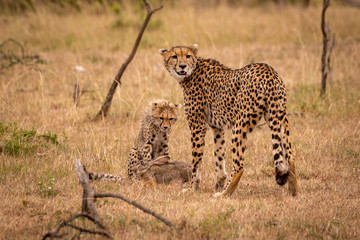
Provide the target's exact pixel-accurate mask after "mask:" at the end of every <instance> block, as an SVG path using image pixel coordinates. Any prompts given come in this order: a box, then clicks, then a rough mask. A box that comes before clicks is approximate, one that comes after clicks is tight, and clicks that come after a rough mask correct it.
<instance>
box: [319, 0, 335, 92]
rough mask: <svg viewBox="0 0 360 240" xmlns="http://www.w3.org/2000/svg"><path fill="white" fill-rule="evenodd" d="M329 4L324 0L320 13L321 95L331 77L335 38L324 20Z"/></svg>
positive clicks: (328, 1)
mask: <svg viewBox="0 0 360 240" xmlns="http://www.w3.org/2000/svg"><path fill="white" fill-rule="evenodd" d="M329 6H330V0H324V3H323V9H322V14H321V32H322V34H323V52H322V56H321V90H320V95H321V96H324V95H325V93H326V84H327V79H328V78H330V79H331V65H330V57H331V52H332V48H333V45H334V39H335V36H333V37H331V33H330V26H329V24H327V23H326V21H325V13H326V10H327V8H328V7H329Z"/></svg>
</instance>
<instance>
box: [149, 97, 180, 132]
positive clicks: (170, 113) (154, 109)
mask: <svg viewBox="0 0 360 240" xmlns="http://www.w3.org/2000/svg"><path fill="white" fill-rule="evenodd" d="M150 106H151V116H152V117H153V119H154V122H155V124H156V125H157V126H159V127H160V129H161V130H163V131H170V130H171V126H172V125H173V124H174V123H175V122H176V120H177V118H178V115H179V110H180V104H174V103H172V102H169V101H166V100H157V101H154V102H152V103H150Z"/></svg>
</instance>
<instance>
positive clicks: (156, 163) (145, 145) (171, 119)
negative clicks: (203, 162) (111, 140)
mask: <svg viewBox="0 0 360 240" xmlns="http://www.w3.org/2000/svg"><path fill="white" fill-rule="evenodd" d="M179 109H180V104H174V103H171V102H169V101H166V100H157V101H154V102H151V103H150V104H149V106H148V107H147V109H146V110H145V114H144V117H143V119H142V121H141V126H140V131H139V136H138V140H137V144H136V146H135V147H134V148H132V149H131V151H130V155H129V158H128V168H127V171H128V178H129V179H130V180H132V179H141V180H144V181H149V182H151V183H165V184H167V183H170V182H172V181H174V180H180V181H181V182H182V183H185V182H188V181H189V179H190V176H191V167H190V164H188V163H186V162H181V161H173V162H169V159H170V158H169V137H170V132H171V127H172V125H173V124H174V123H175V122H176V120H177V117H178V114H179ZM89 179H90V180H105V181H118V182H119V181H123V180H124V178H122V177H120V176H116V175H112V174H101V173H96V172H90V173H89Z"/></svg>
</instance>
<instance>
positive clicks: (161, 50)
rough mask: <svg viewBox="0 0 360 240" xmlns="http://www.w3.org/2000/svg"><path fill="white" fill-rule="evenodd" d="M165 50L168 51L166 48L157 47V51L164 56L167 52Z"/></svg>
mask: <svg viewBox="0 0 360 240" xmlns="http://www.w3.org/2000/svg"><path fill="white" fill-rule="evenodd" d="M167 52H168V50H167V49H163V48H161V49H159V53H160V54H161V55H163V56H164V54H165V53H167Z"/></svg>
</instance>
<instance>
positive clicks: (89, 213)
mask: <svg viewBox="0 0 360 240" xmlns="http://www.w3.org/2000/svg"><path fill="white" fill-rule="evenodd" d="M75 171H76V173H77V175H78V178H79V182H80V184H81V186H82V188H83V199H82V210H81V212H82V213H80V214H76V215H74V216H72V217H70V218H68V219H67V220H65V221H63V222H62V223H61V224H60V225H59V226H58V227H57V229H56V230H55V231H54V232H49V233H46V234H45V235H44V236H43V238H42V239H47V238H50V239H54V238H63V237H65V236H67V235H69V228H72V229H75V230H77V231H78V232H77V233H78V235H77V238H79V237H80V235H81V234H82V233H88V234H93V235H102V236H104V237H107V238H110V239H112V237H111V235H110V234H109V232H108V230H107V228H106V227H105V225H104V223H103V220H102V219H101V217H100V216H99V214H98V212H97V210H96V208H95V205H94V200H95V199H96V198H106V197H112V198H118V199H121V200H123V201H125V202H127V203H129V204H131V205H133V206H135V207H137V208H139V209H140V210H142V211H143V212H145V213H148V214H150V215H152V216H154V217H155V218H157V219H159V220H160V221H161V222H163V223H164V224H166V225H167V226H168V227H170V228H171V229H174V230H176V228H175V227H174V225H173V224H172V223H171V222H170V221H169V220H167V219H165V218H164V217H162V216H160V215H159V214H157V213H155V212H154V211H152V210H150V209H148V208H146V207H144V206H142V205H140V204H139V203H137V202H135V201H132V200H130V199H128V198H126V197H124V196H122V195H120V194H113V193H98V192H95V191H94V189H93V188H92V187H91V185H90V181H89V174H88V172H87V171H86V168H85V167H84V166H83V165H82V164H81V162H80V160H79V159H75ZM79 217H83V218H87V219H88V220H90V221H91V222H93V223H95V224H96V226H97V227H98V228H100V229H101V230H92V229H86V228H83V227H79V226H76V225H74V224H72V223H71V222H72V221H74V220H75V219H76V218H79ZM63 228H66V233H63V234H59V232H60V231H61V230H62V229H63ZM73 238H75V235H74V236H73Z"/></svg>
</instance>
